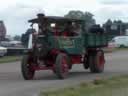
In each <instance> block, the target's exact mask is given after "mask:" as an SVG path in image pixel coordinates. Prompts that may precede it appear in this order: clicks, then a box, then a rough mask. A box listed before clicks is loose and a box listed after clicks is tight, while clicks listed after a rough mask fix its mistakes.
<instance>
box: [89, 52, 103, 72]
mask: <svg viewBox="0 0 128 96" xmlns="http://www.w3.org/2000/svg"><path fill="white" fill-rule="evenodd" d="M104 64H105V59H104V52H103V51H102V50H98V51H96V52H95V53H93V54H91V55H90V57H89V65H90V66H89V67H90V71H91V72H93V73H101V72H103V71H104Z"/></svg>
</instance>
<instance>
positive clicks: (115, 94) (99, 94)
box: [40, 76, 128, 96]
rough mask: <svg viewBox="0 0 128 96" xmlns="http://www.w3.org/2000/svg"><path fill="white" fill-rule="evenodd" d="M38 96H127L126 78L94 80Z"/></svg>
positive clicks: (127, 78)
mask: <svg viewBox="0 0 128 96" xmlns="http://www.w3.org/2000/svg"><path fill="white" fill-rule="evenodd" d="M40 96H128V76H119V77H113V78H110V79H95V80H94V81H92V82H89V83H86V82H83V83H81V84H79V85H78V86H73V87H70V88H64V89H60V90H56V91H50V92H41V93H40Z"/></svg>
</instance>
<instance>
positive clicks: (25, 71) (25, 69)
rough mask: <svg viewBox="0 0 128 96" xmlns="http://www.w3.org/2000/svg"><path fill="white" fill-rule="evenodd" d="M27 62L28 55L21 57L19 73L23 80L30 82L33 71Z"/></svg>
mask: <svg viewBox="0 0 128 96" xmlns="http://www.w3.org/2000/svg"><path fill="white" fill-rule="evenodd" d="M28 61H29V56H28V55H25V56H23V59H22V62H21V72H22V75H23V78H24V79H25V80H32V79H33V77H34V75H35V70H32V69H31V64H29V63H28Z"/></svg>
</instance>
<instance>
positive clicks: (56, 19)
mask: <svg viewBox="0 0 128 96" xmlns="http://www.w3.org/2000/svg"><path fill="white" fill-rule="evenodd" d="M43 19H44V20H46V21H47V22H51V23H55V22H58V23H59V22H60V23H64V22H78V23H81V22H83V21H84V20H82V19H71V18H65V17H59V16H44V17H43ZM28 22H30V23H39V22H41V21H39V19H38V18H35V19H31V20H29V21H28Z"/></svg>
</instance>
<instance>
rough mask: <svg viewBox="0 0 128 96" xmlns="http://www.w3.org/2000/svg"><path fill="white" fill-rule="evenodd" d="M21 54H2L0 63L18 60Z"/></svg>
mask: <svg viewBox="0 0 128 96" xmlns="http://www.w3.org/2000/svg"><path fill="white" fill-rule="evenodd" d="M20 60H21V56H4V57H0V63H9V62H15V61H20Z"/></svg>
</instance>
